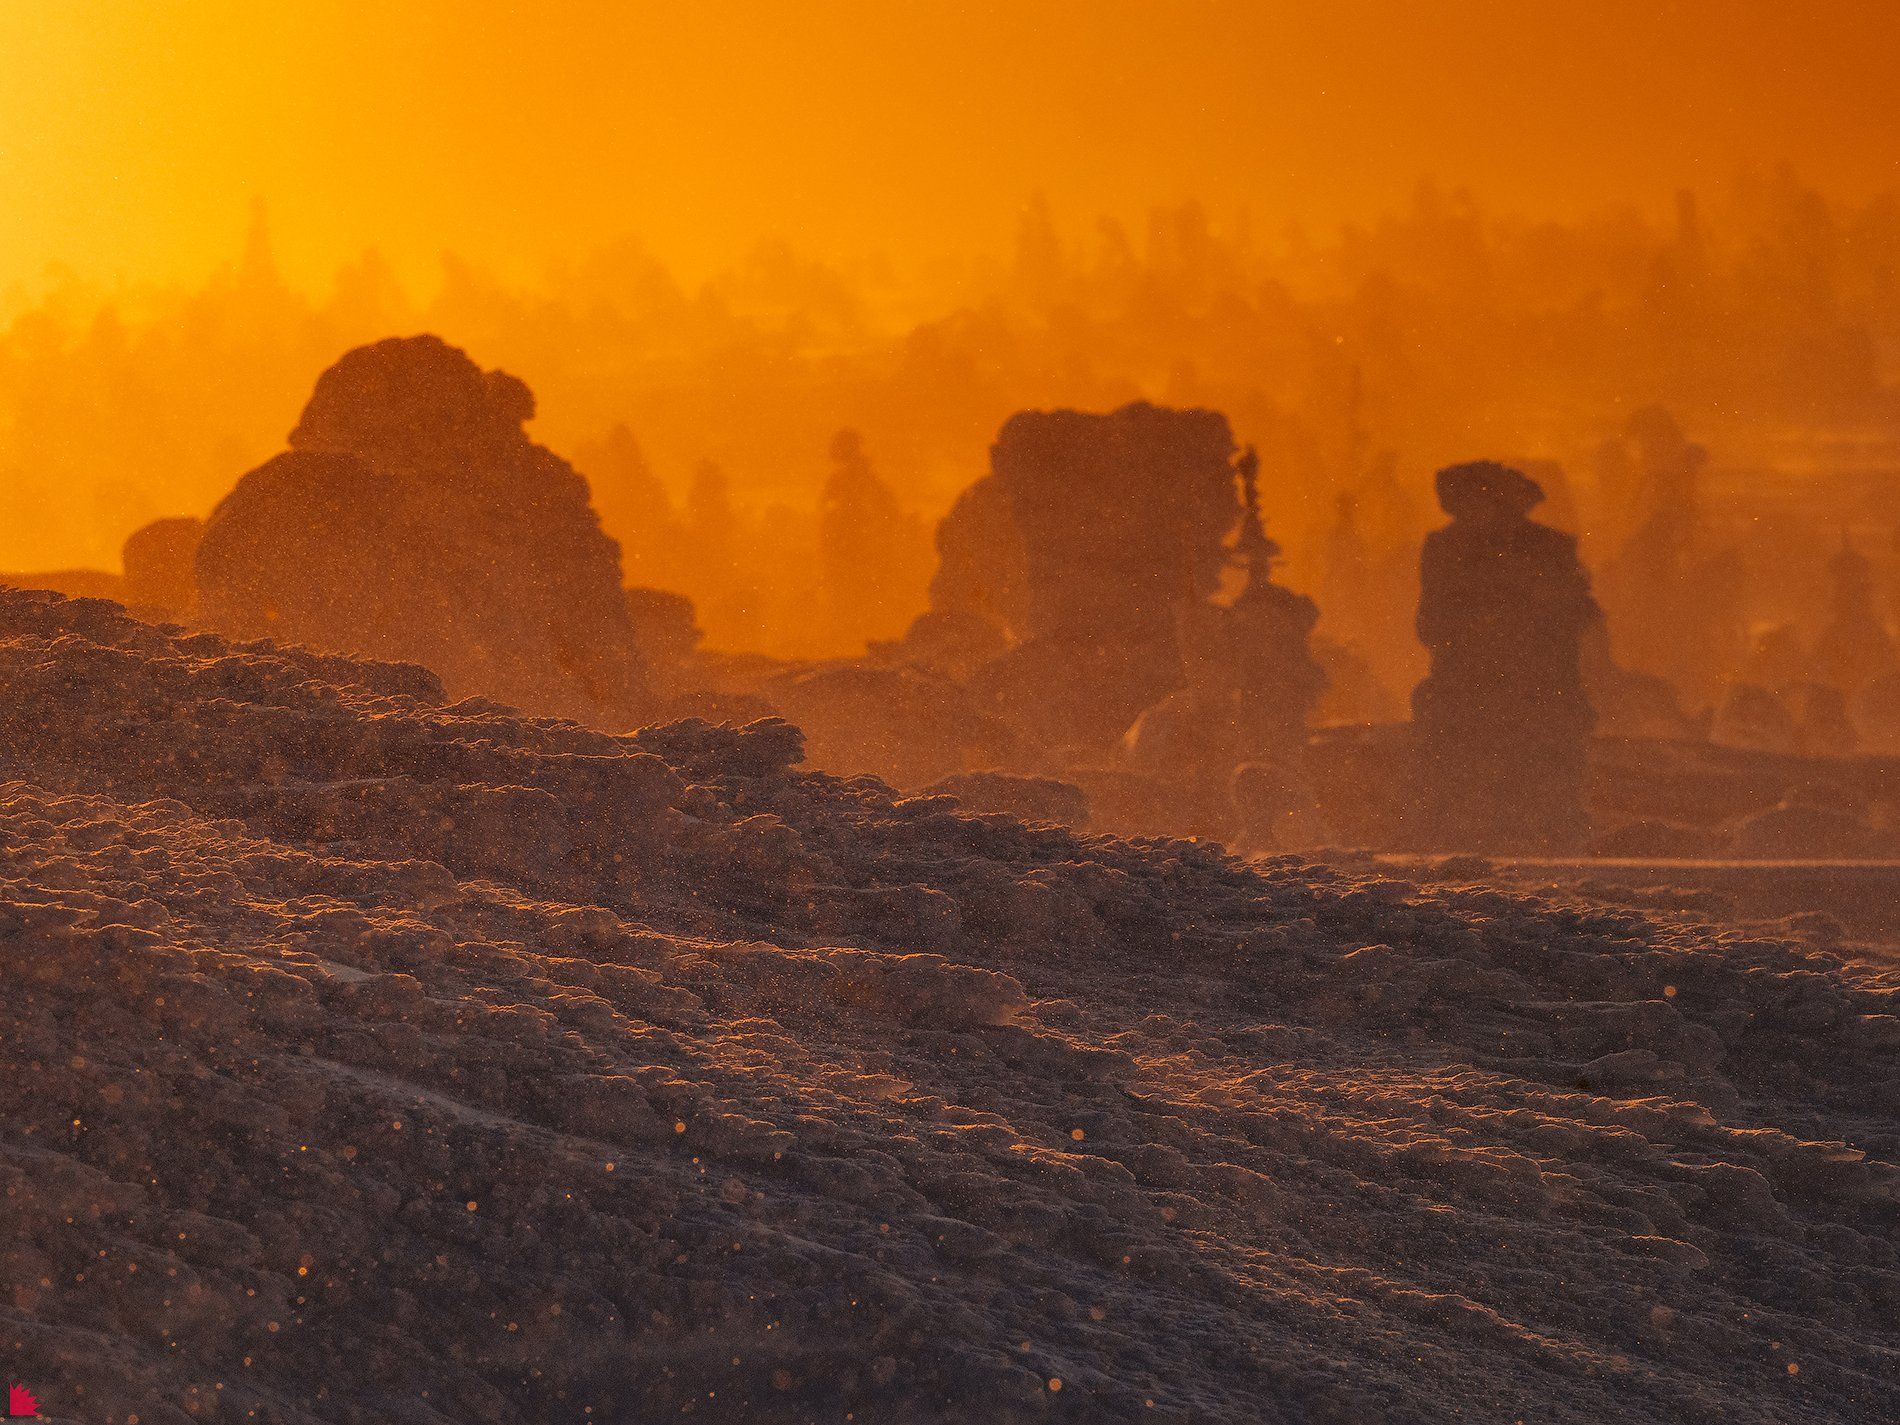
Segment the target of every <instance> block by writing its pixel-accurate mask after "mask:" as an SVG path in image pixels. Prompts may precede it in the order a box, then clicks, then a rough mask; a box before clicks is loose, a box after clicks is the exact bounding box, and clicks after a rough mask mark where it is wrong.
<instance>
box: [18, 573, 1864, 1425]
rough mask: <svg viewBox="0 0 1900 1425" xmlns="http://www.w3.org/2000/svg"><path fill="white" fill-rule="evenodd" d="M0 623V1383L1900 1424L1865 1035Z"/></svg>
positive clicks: (359, 666)
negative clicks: (1, 1009)
mask: <svg viewBox="0 0 1900 1425" xmlns="http://www.w3.org/2000/svg"><path fill="white" fill-rule="evenodd" d="M799 753H800V742H799V737H798V734H797V733H796V731H795V730H793V729H791V728H790V727H788V726H786V725H785V724H783V723H764V724H758V725H755V726H754V727H751V728H748V729H742V730H733V729H717V728H709V727H706V726H704V725H693V724H676V725H673V726H670V727H660V728H653V729H648V730H645V731H642V732H640V733H637V734H634V735H632V736H630V737H614V736H608V735H605V734H600V733H596V732H592V731H588V730H585V729H583V728H580V727H579V726H576V725H573V724H564V723H554V722H545V721H535V720H531V719H526V718H523V717H520V716H518V715H516V714H514V713H512V712H510V711H509V710H507V709H504V708H499V707H496V706H494V705H489V704H473V703H461V704H455V705H445V704H444V703H443V702H442V700H441V693H440V688H439V686H438V685H437V684H436V683H435V682H434V680H433V679H432V678H431V676H430V675H429V674H427V673H425V672H423V671H421V670H419V669H414V668H408V667H402V666H399V665H377V664H367V663H360V662H353V661H350V660H346V659H341V658H332V657H322V656H318V655H314V654H310V653H307V652H304V651H301V650H296V649H287V648H275V647H272V646H270V645H267V644H248V645H234V644H229V643H226V642H224V641H222V640H220V639H217V638H214V637H211V636H208V635H187V634H183V633H180V632H177V631H175V630H167V629H161V628H154V627H151V626H148V625H144V624H141V623H138V622H135V621H133V620H131V619H129V618H127V617H125V616H123V615H122V614H121V613H120V612H119V610H118V609H117V608H116V607H115V606H113V605H110V604H106V603H101V602H92V601H67V600H63V599H60V598H58V597H56V596H51V595H43V594H27V593H20V592H17V591H11V590H0V782H4V785H3V786H0V1003H4V1006H5V1013H4V1015H0V1084H3V1085H4V1089H3V1090H0V1191H3V1192H4V1200H3V1206H4V1211H0V1367H3V1368H4V1369H5V1370H6V1371H7V1372H8V1373H9V1375H10V1376H12V1377H14V1378H17V1379H21V1380H23V1381H25V1382H27V1383H28V1384H29V1385H31V1387H32V1388H33V1389H34V1390H35V1392H36V1394H37V1395H38V1396H39V1398H40V1400H41V1402H42V1407H43V1410H44V1411H45V1412H47V1413H48V1414H50V1415H51V1416H53V1417H55V1418H70V1419H83V1420H87V1421H93V1422H112V1421H119V1422H123V1421H126V1420H128V1419H129V1418H130V1417H131V1416H132V1415H134V1414H136V1415H137V1416H138V1418H139V1419H140V1420H141V1421H143V1422H167V1425H171V1422H185V1421H194V1420H220V1421H221V1420H233V1421H239V1420H250V1419H255V1420H263V1421H277V1422H298V1425H303V1422H316V1421H324V1422H371V1421H376V1422H382V1421H415V1422H425V1421H426V1422H449V1421H455V1422H464V1421H494V1422H503V1421H510V1422H512V1421H543V1420H546V1421H554V1420H560V1421H572V1420H582V1419H592V1420H598V1421H643V1420H648V1419H653V1420H658V1419H673V1418H679V1417H680V1416H681V1415H682V1413H683V1412H685V1411H686V1410H687V1409H688V1408H689V1407H690V1409H691V1413H692V1417H693V1418H699V1419H715V1420H746V1421H781V1420H782V1421H794V1420H801V1421H802V1420H819V1419H823V1420H837V1419H842V1418H845V1412H847V1411H851V1412H854V1414H855V1418H856V1419H858V1420H860V1421H937V1420H942V1421H969V1420H986V1421H987V1420H997V1421H1001V1420H1018V1419H1022V1420H1030V1419H1034V1420H1065V1419H1066V1420H1076V1421H1088V1422H1100V1421H1117V1420H1131V1421H1132V1420H1144V1421H1151V1420H1172V1421H1179V1422H1188V1421H1195V1422H1200V1421H1256V1420H1270V1421H1271V1420H1286V1421H1338V1422H1358V1421H1371V1420H1394V1421H1398V1420H1405V1421H1411V1420H1437V1419H1445V1420H1452V1419H1471V1420H1510V1419H1519V1418H1522V1419H1535V1420H1538V1421H1579V1422H1581V1421H1604V1420H1631V1421H1657V1420H1709V1421H1715V1420H1722V1421H1742V1422H1745V1421H1785V1420H1790V1419H1812V1420H1843V1421H1846V1420H1873V1419H1880V1418H1891V1417H1894V1416H1895V1415H1900V1246H1897V1245H1896V1243H1897V1237H1896V1226H1897V1225H1900V1189H1897V1186H1896V1185H1897V1184H1900V1171H1897V1170H1896V1168H1895V1166H1894V1164H1895V1162H1896V1160H1900V1052H1897V1051H1900V987H1897V986H1896V982H1895V980H1894V979H1893V978H1892V977H1886V978H1880V977H1876V976H1874V975H1872V974H1870V973H1868V972H1866V971H1864V970H1861V969H1857V968H1853V967H1844V966H1843V965H1842V964H1841V963H1840V962H1838V961H1836V960H1833V959H1831V958H1828V957H1825V956H1822V955H1818V954H1815V953H1812V952H1806V951H1802V950H1800V949H1798V948H1795V947H1792V946H1788V945H1784V944H1781V943H1778V942H1774V941H1766V940H1747V939H1744V938H1742V937H1740V936H1737V935H1735V934H1718V933H1717V932H1714V931H1711V930H1708V929H1706V928H1698V927H1696V926H1694V925H1691V924H1688V923H1686V922H1680V921H1673V920H1672V921H1656V920H1651V919H1648V918H1646V917H1644V916H1642V915H1639V914H1636V913H1634V912H1627V913H1626V912H1616V911H1606V910H1603V909H1601V908H1592V907H1588V906H1584V905H1581V904H1579V905H1564V904H1552V903H1545V902H1538V901H1533V900H1527V899H1524V898H1521V897H1516V896H1512V895H1506V894H1503V893H1500V892H1497V891H1492V890H1486V889H1482V888H1450V889H1445V888H1438V889H1431V888H1419V887H1415V886H1412V885H1408V884H1406V883H1403V882H1398V881H1393V880H1386V879H1379V878H1377V877H1370V876H1353V875H1349V874H1345V873H1341V872H1338V871H1332V870H1326V869H1323V868H1318V867H1313V866H1308V865H1303V864H1299V863H1297V862H1294V861H1291V860H1287V861H1281V862H1275V863H1270V864H1268V865H1265V866H1262V867H1257V868H1248V867H1246V866H1243V865H1241V864H1239V863H1237V862H1234V861H1232V860H1230V859H1228V858H1225V857H1223V856H1222V855H1220V854H1218V853H1217V852H1215V851H1213V850H1211V849H1209V848H1206V847H1202V846H1196V845H1190V844H1185V843H1131V842H1124V841H1111V840H1091V839H1087V838H1080V837H1077V836H1075V835H1073V834H1071V833H1069V832H1066V831H1063V830H1059V829H1056V828H1052V827H1029V826H1024V825H1023V824H1021V823H1018V822H1015V821H1010V820H1007V819H1004V818H1000V817H979V816H968V815H964V814H962V813H961V812H960V811H959V810H958V809H957V807H956V805H955V804H954V803H953V802H950V801H948V800H947V799H942V798H936V799H911V800H897V799H894V797H893V794H891V793H890V792H889V791H888V790H887V789H885V788H883V787H882V786H881V785H880V784H877V783H874V782H870V781H867V780H858V781H840V780H838V779H835V778H830V777H824V776H819V775H814V774H808V773H802V772H798V771H795V770H792V769H793V768H794V767H795V765H796V763H797V760H798V757H799Z"/></svg>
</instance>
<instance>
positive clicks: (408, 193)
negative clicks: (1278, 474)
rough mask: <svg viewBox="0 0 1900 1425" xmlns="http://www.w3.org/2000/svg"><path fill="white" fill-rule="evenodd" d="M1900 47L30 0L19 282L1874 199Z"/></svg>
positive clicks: (1015, 12)
mask: <svg viewBox="0 0 1900 1425" xmlns="http://www.w3.org/2000/svg"><path fill="white" fill-rule="evenodd" d="M1896 53H1900V5H1894V4H1892V3H1881V2H1880V0H1876V3H1864V4H1848V3H1833V4H1829V3H1825V2H1823V3H1816V4H1808V5H1803V6H1798V7H1796V6H1784V5H1780V4H1770V3H1767V0H1723V3H1710V2H1709V0H1690V2H1689V3H1680V4H1666V3H1658V0H1648V3H1624V0H1588V3H1585V4H1580V5H1556V4H1550V3H1522V4H1506V3H1498V2H1497V0H1462V3H1460V0H1447V3H1436V4H1420V3H1415V0H1382V3H1353V0H1327V3H1324V4H1321V3H1313V0H1306V3H1299V4H1285V3H1276V0H1240V3H1220V2H1219V0H1148V3H1132V2H1131V0H1085V2H1079V0H1078V2H1074V3H1072V0H940V3H931V0H742V3H722V0H690V3H686V0H667V3H664V4H649V3H643V0H612V3H581V0H539V3H520V4H517V3H505V0H400V3H388V0H332V3H324V4H317V3H308V0H303V3H298V0H268V3H260V0H139V3H137V4H132V3H126V0H9V3H7V4H5V5H4V6H0V55H4V56H5V58H4V60H3V61H0V63H3V64H4V74H5V84H4V86H0V211H4V212H5V214H6V218H5V221H4V222H0V288H4V287H6V286H10V285H12V284H13V283H16V282H19V281H22V280H26V281H30V280H32V279H33V278H35V277H36V276H37V275H38V274H39V273H40V271H41V270H42V268H43V267H44V265H45V264H46V263H47V262H48V261H50V260H60V261H63V262H66V263H68V264H69V265H71V266H73V267H74V268H77V269H78V270H79V271H80V272H81V273H83V274H85V275H88V276H95V277H100V278H111V277H117V276H123V277H129V278H133V279H143V278H152V277H156V278H163V279H180V280H195V279H197V278H200V277H201V276H202V275H203V274H204V273H205V272H206V271H207V270H208V269H209V268H210V267H211V266H212V265H214V264H215V263H216V262H218V261H220V260H222V259H224V258H227V257H228V256H230V255H231V254H232V253H233V252H234V251H235V249H236V247H237V245H238V242H239V241H240V237H241V233H242V231H243V228H244V224H245V220H246V214H247V210H248V207H249V204H250V201H251V199H252V198H253V197H254V196H261V197H263V198H264V199H265V200H266V201H267V202H268V203H269V205H270V208H271V212H272V215H273V220H274V227H275V229H276V231H277V233H278V235H279V242H280V246H281V249H282V253H283V256H284V259H285V261H286V264H287V266H288V267H289V269H290V271H291V273H292V275H293V276H294V277H296V278H298V279H300V280H303V281H305V282H310V283H315V282H317V281H319V280H321V279H323V278H325V277H327V275H328V274H329V273H330V272H331V271H332V270H333V269H334V268H335V266H336V265H337V264H338V263H339V262H341V261H343V260H345V259H346V258H348V257H350V256H352V255H354V253H355V252H356V251H358V250H360V249H361V248H362V247H363V246H365V245H367V244H371V243H376V244H380V245H381V246H383V247H384V249H385V250H386V251H388V252H389V253H390V254H391V255H392V256H393V257H394V258H395V259H396V260H397V262H398V265H399V267H401V268H402V269H403V270H405V271H407V272H409V273H410V274H412V275H416V276H422V275H426V274H427V273H429V272H430V271H432V270H433V260H434V258H435V255H436V254H437V253H439V252H440V251H441V250H443V249H444V248H453V249H455V250H457V251H459V252H462V253H464V254H466V255H468V256H470V257H472V258H474V259H476V260H478V261H481V262H485V263H488V264H491V265H494V266H497V267H499V268H501V269H503V270H504V271H509V272H512V273H515V274H527V273H532V272H533V271H535V270H536V269H537V268H538V267H539V266H540V264H542V263H543V262H545V261H546V260H547V259H549V258H550V257H553V256H556V255H558V254H559V253H561V252H562V251H564V250H572V249H576V248H583V249H584V248H587V247H592V246H596V245H598V244H600V243H603V242H605V241H607V240H609V239H612V238H615V237H618V236H621V235H623V234H628V233H633V234H638V235H639V236H640V237H642V238H643V239H644V240H645V241H646V242H647V244H648V245H649V246H650V247H651V248H652V249H653V250H654V251H655V252H656V253H658V254H659V255H660V256H661V257H663V258H665V259H667V260H668V261H670V262H672V263H674V264H675V265H676V266H677V267H679V268H680V270H681V271H682V272H683V273H685V274H686V275H688V276H696V275H701V274H703V273H705V272H707V271H709V270H711V269H712V268H715V267H717V266H720V265H722V264H724V263H725V262H727V261H729V260H730V259H731V258H732V257H733V256H734V255H735V254H736V253H738V252H740V251H742V250H743V249H744V248H746V247H747V246H749V245H750V244H751V243H752V242H753V241H755V240H756V239H757V238H759V237H760V236H762V235H767V234H772V235H783V236H786V237H789V238H791V239H793V241H794V242H795V243H796V244H797V245H799V246H800V247H801V248H804V249H805V250H808V251H810V252H812V253H813V254H815V255H818V256H824V257H840V256H858V255H864V254H869V253H873V252H884V253H887V254H889V255H891V256H892V257H894V258H897V259H899V260H905V259H911V258H917V257H923V256H928V255H936V254H940V253H949V252H960V251H968V250H971V249H973V248H975V249H983V250H992V251H994V250H1000V249H1002V248H1003V247H1004V245H1005V244H1006V242H1007V240H1008V235H1009V232H1010V230H1011V227H1012V225H1013V222H1014V215H1015V213H1016V211H1017V210H1018V208H1019V207H1020V205H1021V204H1022V202H1023V201H1024V199H1025V198H1026V197H1027V196H1028V195H1029V194H1030V193H1032V192H1033V191H1035V190H1037V189H1042V190H1045V191H1046V192H1047V194H1048V196H1049V198H1050V200H1051V203H1052V204H1053V206H1054V207H1055V209H1056V211H1057V213H1058V215H1059V216H1063V217H1066V218H1068V219H1069V220H1071V221H1076V220H1079V219H1080V218H1081V217H1082V216H1083V215H1086V214H1093V213H1095V212H1098V211H1108V212H1116V213H1120V214H1123V215H1129V216H1133V215H1137V214H1139V213H1140V212H1141V211H1142V210H1143V209H1144V208H1145V207H1146V206H1147V205H1148V204H1150V203H1151V202H1155V201H1170V200H1176V199H1179V198H1182V197H1187V196H1199V197H1201V198H1203V199H1204V200H1205V201H1207V202H1208V204H1209V205H1210V207H1212V208H1214V209H1215V210H1216V211H1217V212H1224V211H1232V209H1234V208H1236V207H1238V206H1240V205H1241V204H1242V203H1245V204H1247V205H1249V206H1250V207H1251V209H1252V212H1253V215H1254V220H1255V223H1256V225H1257V226H1259V227H1261V228H1263V229H1264V228H1273V227H1277V226H1278V225H1279V222H1280V220H1281V219H1283V218H1285V217H1287V216H1299V217H1301V218H1304V219H1306V220H1308V221H1313V222H1327V221H1330V220H1331V219H1333V218H1336V217H1338V216H1341V215H1349V214H1361V215H1363V214H1371V213H1374V212H1377V211H1380V210H1382V209H1386V208H1390V207H1392V206H1393V205H1395V204H1397V203H1401V202H1403V201H1404V200H1405V198H1406V196H1407V195H1408V194H1409V192H1410V190H1411V188H1412V187H1413V185H1414V183H1415V182H1416V180H1417V179H1418V178H1419V177H1421V176H1422V175H1425V174H1428V173H1429V174H1433V175H1436V176H1437V177H1438V178H1439V179H1440V180H1441V181H1443V182H1445V183H1448V184H1456V183H1467V184H1470V185H1471V186H1473V187H1474V188H1476V189H1477V190H1478V191H1479V192H1480V193H1481V195H1483V196H1484V197H1485V198H1486V199H1487V200H1488V201H1489V202H1491V203H1492V204H1494V205H1497V206H1502V207H1511V208H1517V209H1522V210H1526V211H1531V212H1549V213H1553V214H1574V213H1575V212H1577V211H1579V210H1582V209H1587V208H1591V207H1596V206H1599V205H1602V204H1605V203H1609V202H1631V203H1636V204H1638V205H1641V206H1644V207H1647V208H1651V209H1658V210H1659V209H1661V208H1662V207H1663V205H1664V204H1665V203H1666V202H1667V200H1668V197H1669V194H1670V192H1671V190H1672V189H1673V188H1674V187H1676V186H1677V185H1679V184H1684V183H1687V184H1694V185H1699V186H1702V187H1704V188H1705V189H1706V188H1713V187H1717V186H1720V185H1721V184H1723V183H1726V182H1727V181H1728V180H1729V178H1730V177H1732V176H1733V175H1734V173H1735V172H1736V171H1737V169H1738V168H1739V167H1740V166H1742V165H1744V164H1750V163H1752V164H1767V163H1773V162H1777V161H1781V160H1787V161H1789V162H1791V163H1793V164H1794V165H1795V166H1796V167H1797V169H1798V170H1799V171H1800V172H1801V173H1802V175H1803V176H1804V177H1805V178H1806V179H1807V180H1808V181H1810V182H1812V183H1814V184H1816V185H1817V186H1819V187H1821V188H1822V189H1824V190H1826V191H1829V192H1832V193H1835V194H1837V195H1839V196H1843V197H1859V196H1863V195H1865V194H1867V193H1869V192H1871V191H1874V190H1876V189H1879V188H1883V187H1887V186H1890V185H1891V186H1900V184H1896V179H1897V178H1900V171H1897V170H1900V144H1896V142H1895V140H1896V138H1897V137H1900V86H1895V84H1894V83H1893V80H1892V73H1891V66H1892V59H1893V56H1894V55H1895V54H1896Z"/></svg>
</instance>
